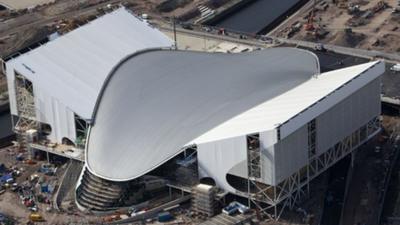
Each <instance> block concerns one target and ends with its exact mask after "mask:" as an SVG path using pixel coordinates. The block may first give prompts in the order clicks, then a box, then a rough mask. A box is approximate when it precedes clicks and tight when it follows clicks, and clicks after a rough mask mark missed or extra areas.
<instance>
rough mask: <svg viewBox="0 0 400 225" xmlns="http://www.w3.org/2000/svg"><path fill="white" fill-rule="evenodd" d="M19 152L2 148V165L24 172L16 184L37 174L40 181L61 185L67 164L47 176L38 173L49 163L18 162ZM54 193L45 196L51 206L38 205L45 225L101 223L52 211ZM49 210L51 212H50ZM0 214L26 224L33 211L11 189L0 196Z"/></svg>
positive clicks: (88, 218) (79, 215)
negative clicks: (52, 174)
mask: <svg viewBox="0 0 400 225" xmlns="http://www.w3.org/2000/svg"><path fill="white" fill-rule="evenodd" d="M18 153H19V152H16V150H15V149H14V148H10V147H8V148H2V149H0V164H4V165H5V166H6V167H7V168H11V167H16V168H18V169H19V170H20V171H22V173H21V175H20V176H19V177H17V179H16V183H18V184H22V183H23V182H26V181H27V180H28V179H30V177H31V175H33V174H36V175H38V176H39V180H46V182H48V183H53V184H57V185H58V184H59V182H60V180H61V177H62V175H63V174H64V172H65V169H66V164H62V165H60V166H59V167H58V168H57V172H56V174H55V175H54V176H47V175H44V174H43V173H40V172H38V169H39V168H40V166H41V165H42V164H44V163H47V161H45V160H41V161H37V160H35V161H36V162H37V163H36V164H34V165H29V164H26V163H23V162H21V161H17V160H16V155H17V154H18ZM23 156H24V158H28V153H27V152H25V153H23ZM55 193H56V191H54V192H53V193H52V194H49V195H47V194H45V195H46V196H48V197H49V199H50V200H51V201H50V204H46V203H38V202H36V203H37V205H38V212H39V213H40V214H41V215H42V216H43V217H44V219H45V220H46V221H45V222H41V223H40V224H43V225H57V224H59V225H62V224H70V223H72V222H95V223H97V224H98V223H99V222H100V221H101V218H98V217H95V216H90V215H83V214H81V213H80V212H78V211H73V212H65V213H61V212H57V211H56V210H55V209H52V198H53V197H54V194H55ZM36 194H37V195H39V194H38V193H36ZM48 208H50V209H51V210H50V211H48ZM0 212H1V213H3V214H5V215H7V216H11V217H12V218H13V219H14V220H15V221H16V224H26V223H27V222H28V221H29V215H30V214H31V211H30V210H29V209H28V208H27V207H25V206H24V204H23V202H22V200H21V199H20V197H19V195H18V193H16V192H13V191H11V190H10V189H6V192H5V193H3V194H1V195H0Z"/></svg>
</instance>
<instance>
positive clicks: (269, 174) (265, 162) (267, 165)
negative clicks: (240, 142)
mask: <svg viewBox="0 0 400 225" xmlns="http://www.w3.org/2000/svg"><path fill="white" fill-rule="evenodd" d="M276 142H277V132H276V129H273V130H269V131H264V132H261V133H260V148H261V181H262V182H264V183H266V184H271V183H274V182H275V143H276Z"/></svg>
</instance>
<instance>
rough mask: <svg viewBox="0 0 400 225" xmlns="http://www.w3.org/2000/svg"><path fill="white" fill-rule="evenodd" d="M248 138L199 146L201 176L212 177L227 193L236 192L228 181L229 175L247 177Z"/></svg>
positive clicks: (242, 137)
mask: <svg viewBox="0 0 400 225" xmlns="http://www.w3.org/2000/svg"><path fill="white" fill-rule="evenodd" d="M246 145H247V143H246V136H239V137H235V138H229V139H225V140H219V141H215V142H209V143H202V144H199V145H197V159H198V167H199V176H200V178H202V177H212V178H213V179H214V180H215V182H216V184H217V185H218V186H219V187H221V188H223V189H224V190H226V191H231V192H234V191H235V189H234V188H233V187H231V186H230V185H229V184H228V182H227V180H226V175H227V174H228V173H230V174H233V175H236V176H239V177H247V167H246V165H247V163H245V162H246V160H247V156H246Z"/></svg>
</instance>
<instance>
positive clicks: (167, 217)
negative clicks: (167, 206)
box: [158, 212, 174, 223]
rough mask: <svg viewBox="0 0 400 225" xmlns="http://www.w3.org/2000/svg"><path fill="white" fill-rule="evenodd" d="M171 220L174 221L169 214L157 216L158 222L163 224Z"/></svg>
mask: <svg viewBox="0 0 400 225" xmlns="http://www.w3.org/2000/svg"><path fill="white" fill-rule="evenodd" d="M173 219H174V217H173V216H172V215H171V213H169V212H162V213H160V214H158V222H161V223H163V222H168V221H171V220H173Z"/></svg>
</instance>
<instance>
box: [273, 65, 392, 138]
mask: <svg viewBox="0 0 400 225" xmlns="http://www.w3.org/2000/svg"><path fill="white" fill-rule="evenodd" d="M366 65H368V66H367V67H365V66H366ZM362 66H364V67H362ZM360 69H361V70H360ZM384 71H385V63H384V62H382V61H380V62H373V63H365V64H361V65H358V66H353V67H348V68H344V69H340V70H334V71H330V72H327V73H323V74H321V75H320V76H319V77H318V79H321V78H323V79H325V82H324V83H320V84H318V85H313V86H310V87H309V88H308V89H309V90H303V91H304V92H305V93H304V96H301V98H302V99H303V97H304V99H308V98H309V97H310V96H312V95H313V92H314V91H312V89H320V88H321V87H323V86H327V87H329V86H330V85H331V84H333V82H335V80H336V79H337V80H341V81H342V82H343V83H342V84H341V85H339V86H331V87H330V88H331V90H330V91H329V92H327V93H326V94H325V95H324V96H319V99H315V100H314V104H310V106H309V107H307V108H306V109H305V110H304V111H302V112H299V113H298V114H297V115H296V116H294V117H293V118H291V119H290V120H289V121H287V122H286V123H284V124H283V125H282V126H281V138H282V139H283V138H285V137H286V136H287V135H289V134H290V133H292V132H294V131H295V130H297V129H299V128H300V127H302V126H303V125H304V124H306V123H308V122H309V121H311V120H312V119H314V118H316V117H317V116H319V115H321V113H323V112H325V111H327V110H328V109H329V108H331V107H333V106H334V105H336V104H337V103H338V102H340V101H343V99H345V98H347V97H348V96H350V95H351V94H353V93H354V92H356V91H357V90H359V89H360V88H362V87H364V86H365V85H367V84H368V83H369V82H371V81H372V80H375V79H376V78H378V77H379V76H380V75H382V74H383V72H384ZM340 74H341V76H338V75H340ZM346 77H347V80H346V79H344V78H346ZM307 95H310V96H307ZM299 96H300V95H298V96H297V97H294V99H295V100H296V101H298V98H299ZM314 97H315V96H314ZM298 102H302V101H298Z"/></svg>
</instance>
